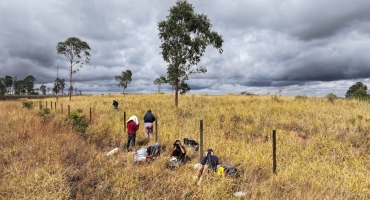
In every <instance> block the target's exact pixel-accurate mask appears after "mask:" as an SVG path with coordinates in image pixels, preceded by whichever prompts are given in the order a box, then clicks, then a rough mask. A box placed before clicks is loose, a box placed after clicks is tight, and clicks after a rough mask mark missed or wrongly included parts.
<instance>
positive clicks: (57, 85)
mask: <svg viewBox="0 0 370 200" xmlns="http://www.w3.org/2000/svg"><path fill="white" fill-rule="evenodd" d="M64 85H65V83H64V79H60V78H56V79H55V81H54V87H53V92H54V93H55V94H59V92H62V94H63V91H62V89H64Z"/></svg>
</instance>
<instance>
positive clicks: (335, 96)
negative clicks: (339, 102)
mask: <svg viewBox="0 0 370 200" xmlns="http://www.w3.org/2000/svg"><path fill="white" fill-rule="evenodd" d="M326 98H327V99H328V100H329V101H330V102H331V103H334V101H335V100H336V99H338V97H337V95H335V94H333V93H329V94H328V95H326Z"/></svg>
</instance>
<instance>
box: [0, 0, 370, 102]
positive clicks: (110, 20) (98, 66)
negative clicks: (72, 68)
mask: <svg viewBox="0 0 370 200" xmlns="http://www.w3.org/2000/svg"><path fill="white" fill-rule="evenodd" d="M189 3H191V4H193V6H194V9H195V11H196V12H198V13H203V14H206V15H207V16H208V17H209V19H210V21H211V23H212V24H213V29H214V30H215V31H217V32H218V33H220V34H221V35H222V36H223V38H224V44H223V49H224V52H223V53H222V54H219V53H218V51H217V50H215V49H213V48H212V47H209V48H207V51H206V53H205V55H204V56H203V57H202V61H201V63H200V65H201V66H203V67H206V68H207V70H208V72H207V73H206V74H196V75H193V76H191V77H190V80H189V81H188V83H189V85H190V87H191V88H192V90H191V93H194V94H196V93H209V94H225V93H239V92H242V91H248V92H252V93H256V94H266V93H274V92H276V91H277V90H278V89H279V88H281V87H283V88H284V94H286V95H298V94H299V93H305V94H307V95H321V96H322V95H326V94H327V93H329V92H330V91H333V92H336V93H338V95H344V93H345V91H346V90H347V89H348V87H349V86H351V85H352V84H353V83H355V82H356V81H359V80H360V81H364V83H368V82H369V81H368V80H367V78H368V77H369V76H370V70H369V64H370V59H369V58H370V57H369V56H368V55H370V22H369V21H370V12H368V11H369V10H370V2H369V1H366V0H355V1H351V2H349V1H344V0H336V1H334V0H323V1H319V0H315V1H307V2H297V1H289V0H284V1H271V0H261V1H241V0H235V1H226V0H220V1H196V0H189ZM174 4H175V3H174V2H173V1H169V0H165V1H160V0H144V1H138V2H132V1H118V0H112V1H109V2H104V1H97V0H93V1H89V2H88V3H86V2H82V1H80V2H75V1H71V0H66V1H55V0H51V1H49V0H40V1H27V2H23V1H20V0H14V1H6V2H3V3H2V6H1V7H0V23H1V24H2V26H3V29H0V41H1V42H0V77H4V76H5V75H11V76H17V77H18V78H19V79H23V78H25V77H26V76H28V75H33V76H34V77H35V78H36V79H37V81H36V83H37V84H38V85H37V86H36V87H39V86H40V85H41V84H46V85H47V86H48V87H52V84H53V81H54V80H55V78H56V68H57V66H59V77H61V78H64V79H65V80H66V82H68V80H69V78H68V68H67V65H66V61H65V58H64V57H63V56H61V55H57V54H56V45H57V43H58V42H61V41H65V40H66V39H67V38H68V37H72V36H73V37H79V38H80V39H82V40H84V41H86V42H87V43H88V44H89V45H90V47H91V49H92V50H91V55H92V56H91V62H90V63H89V64H87V65H85V66H84V68H82V69H81V71H80V73H79V74H78V75H77V74H76V76H75V78H77V77H78V78H77V79H76V82H75V87H77V88H79V90H80V89H81V90H82V91H83V93H109V92H110V93H119V92H122V89H121V88H118V87H117V82H116V81H115V80H114V77H115V76H117V75H119V74H120V73H121V72H122V71H124V70H127V69H129V70H131V71H132V72H133V81H132V83H131V84H130V85H129V86H128V88H127V91H128V92H133V93H155V92H156V91H157V87H156V86H155V85H154V84H153V80H154V79H155V78H157V77H159V76H165V75H166V71H167V70H166V67H167V63H165V62H164V61H163V59H162V56H161V54H160V48H159V46H160V40H159V38H158V30H157V24H158V22H159V21H162V20H165V19H166V16H167V15H168V10H169V9H170V7H172V6H173V5H174ZM71 5H73V6H71ZM4 27H5V28H4ZM161 91H164V92H171V87H170V86H168V85H166V86H162V88H161Z"/></svg>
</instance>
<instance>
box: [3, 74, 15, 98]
mask: <svg viewBox="0 0 370 200" xmlns="http://www.w3.org/2000/svg"><path fill="white" fill-rule="evenodd" d="M4 84H5V87H6V91H7V93H8V94H11V93H12V88H13V77H11V76H8V75H6V76H5V78H4Z"/></svg>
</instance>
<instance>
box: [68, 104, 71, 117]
mask: <svg viewBox="0 0 370 200" xmlns="http://www.w3.org/2000/svg"><path fill="white" fill-rule="evenodd" d="M70 115H71V107H70V106H69V105H68V117H69V116H70Z"/></svg>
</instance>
